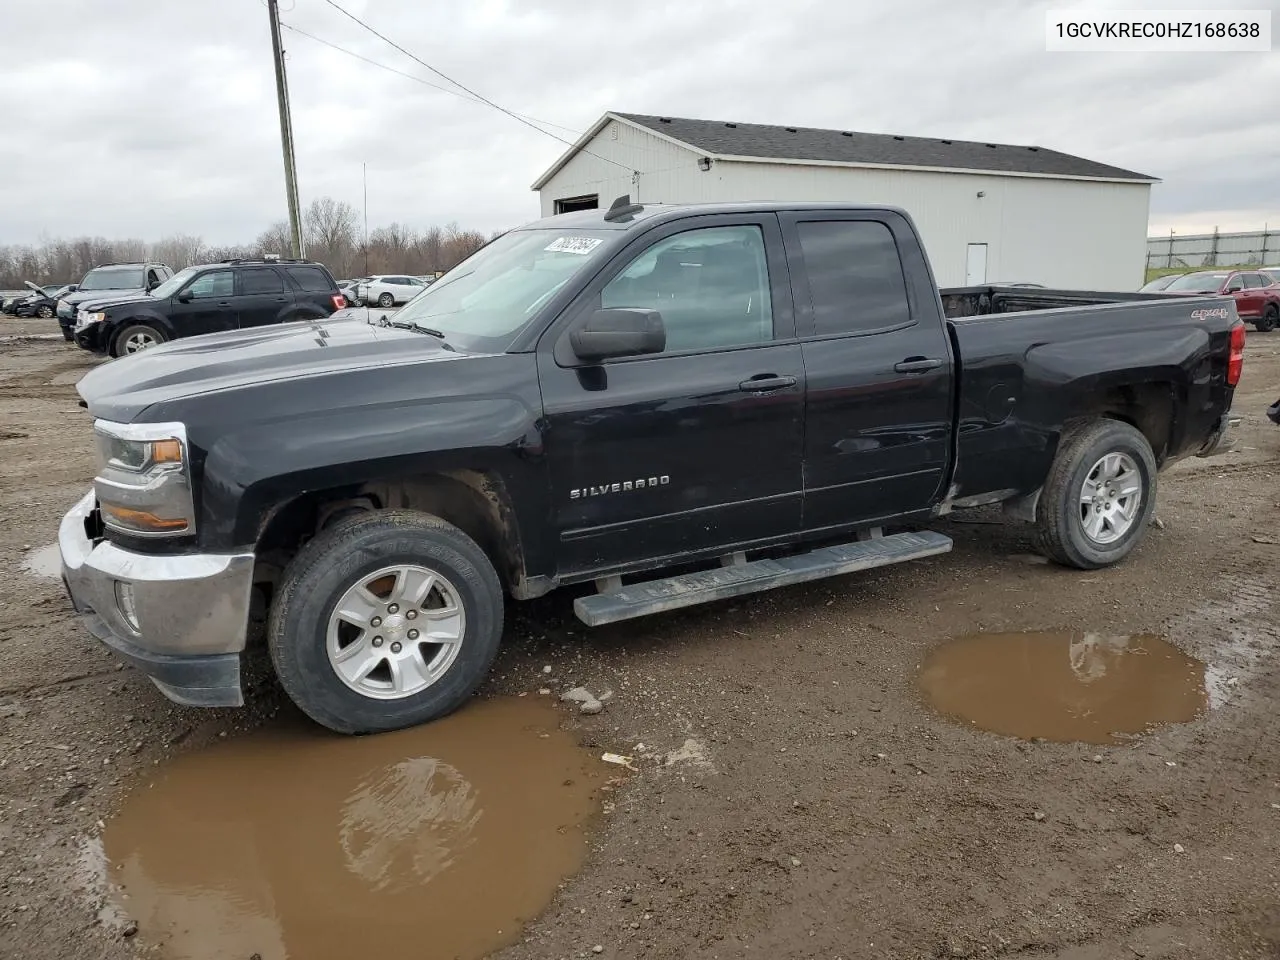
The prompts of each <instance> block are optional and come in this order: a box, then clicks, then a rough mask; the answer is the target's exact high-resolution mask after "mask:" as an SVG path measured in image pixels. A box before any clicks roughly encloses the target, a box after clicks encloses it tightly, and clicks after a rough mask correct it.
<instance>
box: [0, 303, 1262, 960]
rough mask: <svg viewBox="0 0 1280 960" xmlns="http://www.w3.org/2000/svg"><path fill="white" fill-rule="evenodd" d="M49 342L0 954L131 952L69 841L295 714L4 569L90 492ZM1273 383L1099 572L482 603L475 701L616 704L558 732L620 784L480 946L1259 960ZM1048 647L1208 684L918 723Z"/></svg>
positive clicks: (7, 792)
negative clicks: (627, 764) (980, 640)
mask: <svg viewBox="0 0 1280 960" xmlns="http://www.w3.org/2000/svg"><path fill="white" fill-rule="evenodd" d="M51 325H52V321H12V320H7V319H6V320H3V321H0V569H2V570H3V576H2V577H0V957H3V958H9V957H13V958H19V957H21V958H25V960H55V958H66V960H71V958H75V960H93V958H112V960H115V958H124V957H132V956H155V955H157V954H156V952H154V951H153V950H152V947H151V945H150V944H149V943H148V939H147V931H146V930H145V929H143V930H141V931H139V932H138V933H137V934H136V935H133V936H126V935H125V934H126V933H128V932H131V928H128V927H126V926H123V925H122V922H121V921H120V920H114V921H113V919H112V917H111V914H110V913H109V912H101V911H100V907H101V898H102V889H101V887H100V884H99V883H98V881H97V880H95V877H94V876H93V874H94V870H93V869H91V868H90V867H91V864H90V863H89V861H90V859H91V858H88V857H87V854H86V851H87V850H90V851H91V850H92V849H93V840H94V838H96V837H99V836H100V835H101V833H102V829H103V827H102V824H103V822H104V821H109V820H110V818H111V816H112V813H113V810H114V809H116V808H117V807H118V805H119V804H120V802H121V800H122V798H123V797H124V796H125V792H126V790H127V789H128V788H129V787H130V786H131V785H132V784H133V783H134V782H136V781H139V780H140V779H141V778H142V777H143V776H144V774H145V773H146V772H149V771H152V770H153V768H154V767H155V766H156V765H160V764H165V763H166V762H167V761H168V760H169V759H170V758H172V757H173V756H175V755H177V754H179V753H183V754H186V753H191V752H193V751H200V750H204V749H207V748H208V747H209V746H210V745H211V744H215V743H217V742H218V741H219V739H220V738H221V737H222V736H223V735H225V736H227V737H247V736H253V735H254V730H255V729H256V728H258V727H260V726H262V725H264V724H275V723H279V722H280V717H279V716H278V714H279V713H281V712H284V711H288V710H290V709H291V708H289V707H288V706H287V705H285V704H284V703H283V698H282V695H281V694H280V693H279V692H278V691H277V690H276V688H275V687H274V684H273V683H272V682H271V681H270V679H269V678H264V679H261V680H259V681H257V682H255V684H254V685H253V687H252V688H251V690H250V692H249V699H250V704H249V706H248V708H247V709H245V710H241V711H207V712H198V711H194V710H188V709H183V708H179V707H176V706H173V705H171V704H169V703H168V702H167V701H166V700H164V699H163V697H162V696H161V695H160V694H159V692H158V691H157V690H156V689H155V688H154V687H152V685H151V684H150V683H149V682H147V681H146V680H145V679H143V678H142V677H141V676H139V675H137V674H135V673H134V672H132V671H130V670H119V669H117V665H116V663H115V661H114V660H113V659H112V658H111V657H110V656H108V655H107V654H106V653H105V652H104V651H103V650H101V649H100V648H99V647H98V646H97V644H96V642H95V641H93V640H92V639H91V638H90V637H89V636H88V634H87V633H86V632H85V631H84V630H83V629H81V627H80V626H79V624H78V623H77V621H76V619H75V618H74V616H73V614H72V612H71V610H70V607H69V604H68V602H67V600H66V599H65V597H64V595H63V591H62V587H61V585H60V584H59V582H58V581H57V580H56V579H51V578H47V577H44V578H42V577H40V576H37V575H36V574H35V573H32V572H30V571H29V570H28V569H27V568H26V567H25V566H24V562H25V561H27V560H28V559H29V552H30V551H32V550H35V549H38V548H40V547H43V546H46V545H48V544H50V543H52V542H53V541H54V539H55V536H56V532H57V524H58V520H59V519H60V517H61V515H62V513H63V512H64V511H65V510H66V508H67V507H68V506H69V505H70V504H71V503H72V502H73V501H74V500H75V499H77V498H78V497H79V496H80V495H81V494H82V493H83V491H84V490H85V489H86V486H87V484H88V483H89V481H90V478H91V476H92V473H93V461H92V454H91V448H90V433H89V423H88V418H87V416H86V414H85V412H84V411H83V410H82V409H80V408H79V407H78V406H77V404H76V395H75V391H74V384H75V382H76V380H77V379H78V378H79V377H80V376H81V375H83V373H84V371H86V370H87V369H88V368H89V367H90V366H91V365H92V364H93V363H95V362H97V361H95V360H94V359H93V358H91V357H89V356H88V355H86V354H84V353H83V352H82V351H80V350H78V349H76V348H74V347H72V346H69V345H67V344H64V343H62V342H61V341H57V340H53V339H22V338H21V337H22V336H25V335H29V334H37V333H38V334H47V333H49V332H50V326H51ZM11 337H17V339H10V338H11ZM1277 394H1280V333H1275V334H1270V335H1259V334H1254V333H1253V332H1252V331H1251V332H1250V340H1249V345H1248V348H1247V351H1246V361H1245V374H1244V382H1243V384H1242V386H1241V388H1240V389H1239V390H1238V391H1237V394H1236V401H1235V412H1236V413H1237V414H1238V415H1240V416H1242V417H1243V418H1244V423H1243V425H1242V430H1241V433H1240V438H1239V441H1238V444H1237V448H1236V450H1235V451H1233V452H1231V453H1230V454H1227V455H1225V456H1222V457H1219V458H1215V459H1212V460H1192V461H1186V462H1183V463H1180V464H1177V465H1175V466H1174V467H1173V468H1171V469H1170V470H1169V471H1168V472H1166V473H1165V474H1163V475H1162V480H1161V489H1160V495H1159V507H1158V511H1157V512H1158V516H1159V520H1160V524H1159V525H1158V526H1156V527H1153V528H1152V529H1151V530H1150V532H1149V535H1148V536H1147V538H1146V540H1145V541H1144V543H1143V544H1142V545H1141V546H1140V547H1139V549H1138V550H1137V551H1136V553H1135V554H1134V555H1133V556H1132V557H1131V558H1130V559H1129V560H1128V561H1127V562H1126V563H1124V564H1122V565H1121V566H1119V567H1117V568H1114V569H1110V570H1105V571H1100V572H1095V573H1081V572H1079V571H1069V570H1064V569H1059V568H1056V567H1053V566H1049V565H1045V564H1042V563H1038V562H1036V559H1037V558H1035V557H1033V556H1031V555H1030V553H1031V537H1030V536H1029V533H1028V531H1027V530H1026V529H1025V528H1020V527H1018V526H1006V525H1003V524H1001V523H999V522H996V521H997V520H998V515H996V514H993V513H981V514H974V515H968V516H961V517H958V518H957V519H955V520H954V521H952V522H947V523H943V524H940V525H939V529H942V530H943V531H944V532H946V533H947V534H949V535H950V536H952V537H953V538H954V539H955V551H954V552H953V553H952V554H951V555H949V556H943V557H936V558H933V559H930V560H926V561H921V562H917V563H914V564H911V565H907V566H901V567H897V568H889V569H887V570H883V571H874V572H871V573H869V574H861V575H853V576H849V577H845V578H841V579H838V580H831V581H825V582H819V583H817V584H812V585H809V586H805V587H798V588H792V589H786V590H781V591H776V592H774V593H770V594H763V595H759V596H756V597H752V598H747V599H743V600H740V601H732V602H726V603H721V604H717V605H714V606H709V607H706V608H702V609H695V610H693V611H690V612H684V613H680V614H673V615H668V616H663V617H660V618H654V619H649V620H642V621H638V622H633V623H630V624H624V625H619V626H616V627H610V628H602V629H599V630H597V631H594V632H592V633H590V634H588V633H587V632H586V630H585V628H583V627H582V626H581V625H580V624H579V623H578V622H577V621H576V620H575V619H574V618H573V616H572V612H571V608H570V602H571V596H570V595H554V596H551V597H548V598H545V599H544V600H541V601H538V602H536V603H532V604H525V605H522V606H520V607H517V608H515V609H511V610H509V615H508V626H507V637H506V644H505V649H504V652H503V653H502V654H501V655H500V658H499V661H498V664H497V667H496V670H495V672H494V675H493V679H492V681H491V682H490V683H489V684H487V685H486V687H485V688H484V690H483V691H482V695H483V696H494V695H499V694H513V693H521V692H530V693H532V694H533V695H536V690H537V689H538V688H539V687H541V686H543V685H544V684H545V685H547V686H551V687H553V688H554V689H555V690H556V691H559V690H561V689H563V688H564V687H567V686H569V685H571V684H572V683H575V682H580V683H584V684H586V685H587V686H588V687H590V688H591V689H593V690H597V691H598V690H600V689H603V688H611V689H612V690H613V691H615V695H614V697H613V698H612V699H611V700H610V701H609V702H608V704H607V706H606V708H605V710H604V712H603V713H601V714H599V715H596V716H579V715H578V714H577V713H576V712H571V711H569V710H568V709H565V710H563V711H562V721H561V723H562V725H563V726H564V727H566V728H567V729H569V730H570V731H571V732H572V733H573V734H574V735H575V736H577V737H578V738H580V739H581V740H582V742H583V743H584V744H586V745H587V746H589V747H591V748H592V749H593V750H594V751H595V752H596V753H599V752H601V751H603V750H611V751H617V752H620V753H625V754H633V755H636V756H637V766H638V767H639V772H638V773H637V774H633V775H631V776H630V778H629V781H628V782H627V783H626V784H625V785H624V786H623V787H622V789H621V790H620V792H618V793H617V794H615V795H614V796H613V797H612V800H611V802H610V803H609V804H607V805H606V806H605V809H604V812H603V813H602V814H601V815H600V817H599V821H598V826H597V829H596V830H595V832H594V833H593V834H592V837H591V843H590V849H589V851H588V855H587V858H586V863H585V865H584V867H583V869H582V870H581V871H580V872H579V873H577V874H576V875H575V876H573V877H572V878H569V879H568V880H566V881H565V882H564V883H563V884H562V885H561V887H560V888H559V890H558V892H557V893H556V894H555V897H554V899H553V901H552V903H551V905H550V907H549V908H548V909H547V910H546V911H545V912H544V913H543V914H542V915H541V916H540V917H539V918H537V919H536V920H534V921H532V922H531V923H530V924H529V925H528V926H527V928H526V929H525V930H524V932H523V934H522V936H521V937H520V938H519V939H518V940H517V942H516V943H514V944H513V945H511V946H509V947H508V948H506V950H505V951H504V952H502V953H501V954H500V955H499V956H501V957H502V958H503V960H532V958H548V957H577V956H580V955H582V956H590V957H594V956H597V955H599V956H604V957H626V958H641V957H643V958H679V957H724V958H739V957H743V958H745V957H762V958H780V957H824V958H855V957H857V958H861V957H877V958H879V957H906V958H930V957H1009V956H1017V957H1057V958H1061V960H1092V958H1097V960H1103V958H1108V960H1109V958H1124V957H1146V958H1175V957H1177V958H1181V957H1194V958H1215V960H1221V958H1266V957H1270V958H1275V957H1280V885H1278V881H1280V713H1278V711H1277V709H1276V703H1277V696H1278V695H1280V667H1278V665H1277V659H1276V649H1277V642H1278V640H1280V607H1278V606H1277V603H1276V597H1275V594H1274V593H1273V592H1272V587H1273V576H1274V570H1275V566H1276V556H1277V549H1280V547H1278V546H1277V544H1280V526H1277V523H1276V520H1277V516H1280V511H1278V507H1280V490H1278V489H1277V475H1278V474H1280V427H1275V426H1273V425H1272V424H1271V423H1269V422H1268V421H1267V420H1266V418H1265V416H1264V411H1265V408H1266V407H1267V405H1268V404H1269V403H1270V402H1271V401H1272V400H1274V399H1275V397H1276V395H1277ZM1054 629H1058V630H1061V629H1067V630H1100V631H1104V632H1107V633H1133V634H1138V633H1148V634H1159V635H1163V636H1165V637H1167V638H1168V639H1170V640H1171V641H1172V642H1173V643H1175V644H1176V645H1177V646H1178V647H1180V648H1181V649H1182V650H1184V651H1185V652H1187V653H1189V654H1191V655H1193V656H1195V657H1198V658H1200V659H1201V660H1203V661H1205V662H1206V663H1207V664H1209V665H1210V667H1211V670H1210V679H1211V682H1210V685H1209V686H1210V689H1209V694H1210V699H1211V701H1212V703H1213V704H1214V707H1213V709H1211V710H1210V711H1209V712H1208V713H1207V714H1206V715H1204V716H1203V717H1201V718H1200V719H1197V720H1195V721H1193V722H1191V723H1188V724H1184V725H1179V726H1173V727H1166V728H1162V729H1160V730H1158V731H1156V732H1154V733H1152V734H1151V735H1149V736H1147V737H1145V738H1142V739H1139V740H1137V741H1136V742H1132V743H1128V744H1124V745H1120V746H1101V747H1099V746H1092V745H1084V744H1073V743H1052V742H1035V741H1023V740H1017V739H1013V738H1008V737H1000V736H995V735H992V734H987V733H983V732H981V731H978V730H975V729H973V728H970V727H967V726H964V725H960V724H957V723H954V722H951V721H949V720H947V719H945V718H943V717H940V716H938V715H936V714H935V713H933V712H932V711H931V710H930V709H929V708H928V707H927V706H926V705H924V703H923V702H922V700H921V696H920V694H919V692H918V690H917V685H916V676H917V669H918V666H919V664H920V663H921V661H922V659H923V658H924V657H925V656H926V654H927V653H928V652H929V651H930V650H932V649H933V648H934V647H935V646H937V645H938V644H939V643H940V642H942V641H944V640H945V639H947V638H949V637H953V636H956V635H959V634H964V633H969V632H973V631H1021V630H1054ZM544 665H551V667H552V672H551V674H550V675H547V674H544V672H543V666H544ZM640 743H643V744H645V749H644V750H641V749H640V748H639V747H637V744H640ZM1037 814H1042V815H1043V816H1037ZM1175 845H1177V846H1175ZM87 864H89V865H88V866H87ZM430 944H431V939H430V931H426V930H424V931H423V936H422V948H421V952H420V954H419V955H420V956H422V957H424V958H430V957H434V956H435V954H434V953H433V952H432V950H431V946H430ZM597 945H598V946H600V947H601V948H602V949H601V951H600V953H599V954H597V953H594V952H593V947H595V946H597ZM240 960H249V958H248V957H243V958H240ZM304 960H305V958H304Z"/></svg>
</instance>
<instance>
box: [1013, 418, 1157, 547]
mask: <svg viewBox="0 0 1280 960" xmlns="http://www.w3.org/2000/svg"><path fill="white" fill-rule="evenodd" d="M1156 471H1157V466H1156V458H1155V455H1154V454H1153V453H1152V452H1151V445H1150V444H1149V443H1148V442H1147V438H1146V437H1144V436H1143V435H1142V434H1141V433H1140V432H1139V431H1138V430H1137V429H1135V428H1134V427H1131V426H1130V425H1129V424H1127V423H1122V422H1121V421H1119V420H1107V419H1104V420H1093V421H1090V422H1088V423H1084V424H1080V425H1077V426H1074V427H1071V428H1069V429H1067V430H1066V431H1064V432H1063V434H1062V437H1061V439H1060V440H1059V443H1058V453H1057V456H1056V457H1055V458H1054V461H1053V466H1052V467H1050V469H1049V476H1048V479H1046V480H1045V484H1044V489H1043V490H1042V491H1041V494H1040V500H1039V502H1038V503H1037V505H1036V528H1037V529H1036V536H1037V540H1038V544H1039V547H1040V550H1041V552H1042V553H1044V555H1045V556H1047V557H1048V558H1049V559H1051V560H1053V561H1055V562H1057V563H1060V564H1062V565H1063V566H1067V567H1076V568H1077V569H1080V570H1096V569H1098V568H1099V567H1107V566H1110V565H1111V564H1113V563H1118V562H1119V561H1121V560H1123V559H1124V558H1125V557H1126V556H1128V555H1129V552H1130V551H1131V550H1133V548H1134V547H1135V546H1137V544H1138V541H1140V540H1141V539H1142V537H1143V535H1144V534H1145V533H1146V530H1147V525H1148V523H1149V522H1150V520H1151V515H1152V512H1153V511H1154V510H1155V502H1156Z"/></svg>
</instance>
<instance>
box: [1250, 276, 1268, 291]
mask: <svg viewBox="0 0 1280 960" xmlns="http://www.w3.org/2000/svg"><path fill="white" fill-rule="evenodd" d="M1244 285H1245V286H1246V287H1247V288H1248V289H1250V290H1257V289H1258V288H1259V287H1265V286H1266V285H1267V280H1266V277H1264V276H1263V275H1262V274H1260V273H1246V274H1245V275H1244Z"/></svg>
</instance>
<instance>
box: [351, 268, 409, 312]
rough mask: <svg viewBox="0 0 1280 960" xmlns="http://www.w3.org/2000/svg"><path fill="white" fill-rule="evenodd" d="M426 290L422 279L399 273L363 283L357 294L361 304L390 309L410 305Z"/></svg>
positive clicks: (375, 277) (380, 276)
mask: <svg viewBox="0 0 1280 960" xmlns="http://www.w3.org/2000/svg"><path fill="white" fill-rule="evenodd" d="M425 289H427V284H426V282H425V281H423V280H421V279H420V278H418V277H410V276H407V275H405V274H402V273H397V274H381V275H379V276H374V277H370V278H369V279H368V280H364V281H361V283H360V284H359V286H358V287H357V288H356V292H357V295H358V296H357V299H358V300H359V301H360V302H361V303H376V304H377V305H378V306H380V307H390V306H395V305H397V304H401V303H408V302H409V301H410V300H412V299H413V298H414V297H416V296H417V295H418V294H420V293H421V292H422V291H423V290H425Z"/></svg>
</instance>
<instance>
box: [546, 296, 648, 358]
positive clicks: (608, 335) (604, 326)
mask: <svg viewBox="0 0 1280 960" xmlns="http://www.w3.org/2000/svg"><path fill="white" fill-rule="evenodd" d="M569 343H570V345H571V346H572V347H573V352H574V355H575V356H576V357H577V358H578V359H579V360H588V361H598V360H608V359H610V358H612V357H636V356H643V355H645V354H652V353H661V352H662V351H663V350H665V349H666V348H667V331H666V329H665V328H664V327H663V325H662V314H660V313H659V312H658V311H657V310H642V309H634V308H630V307H624V308H618V309H612V310H597V311H596V312H595V313H593V314H591V316H590V317H588V318H587V322H586V323H584V324H583V325H582V326H581V327H579V328H578V329H577V330H575V331H573V333H571V334H569Z"/></svg>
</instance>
